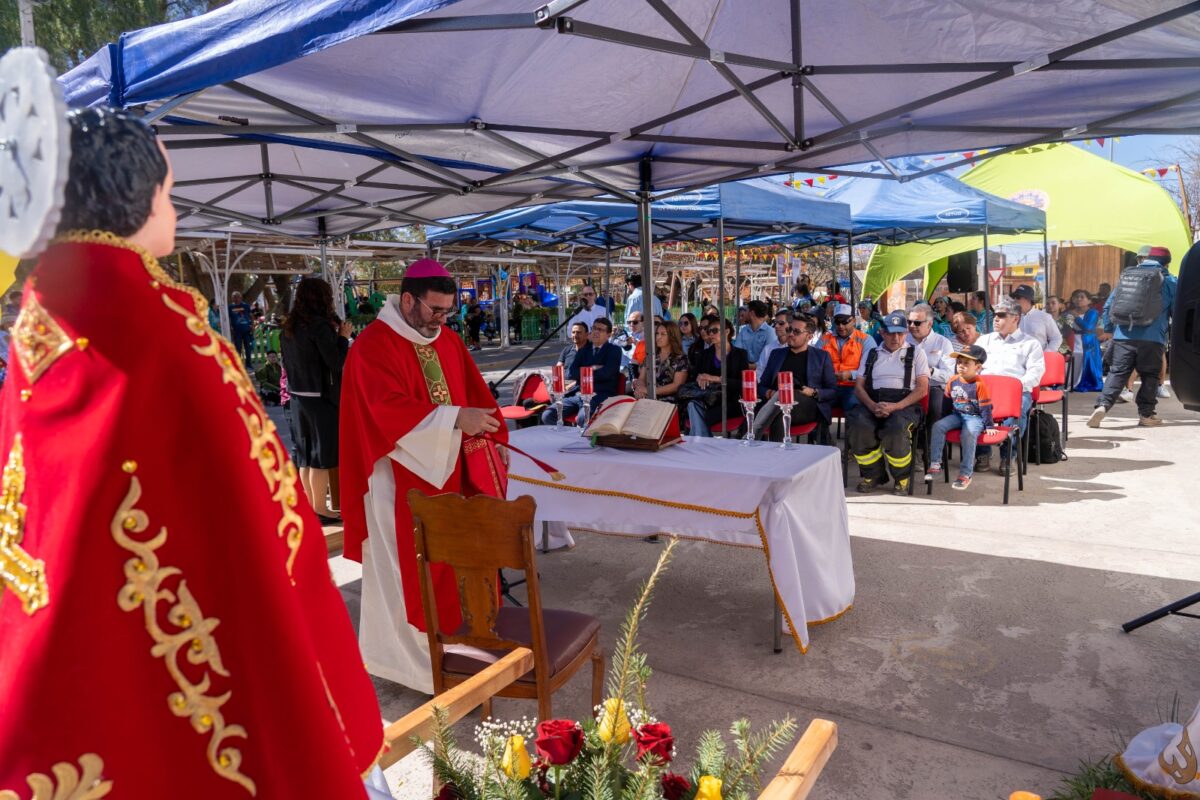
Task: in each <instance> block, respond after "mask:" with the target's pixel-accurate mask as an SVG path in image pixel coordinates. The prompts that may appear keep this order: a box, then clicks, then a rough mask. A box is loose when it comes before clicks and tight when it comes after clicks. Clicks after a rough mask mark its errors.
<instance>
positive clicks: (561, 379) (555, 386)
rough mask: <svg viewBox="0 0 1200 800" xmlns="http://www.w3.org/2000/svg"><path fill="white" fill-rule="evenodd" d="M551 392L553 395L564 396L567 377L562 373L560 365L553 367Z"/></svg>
mask: <svg viewBox="0 0 1200 800" xmlns="http://www.w3.org/2000/svg"><path fill="white" fill-rule="evenodd" d="M551 391H553V392H554V393H555V394H565V393H566V391H567V376H566V374H565V373H564V371H563V365H562V364H555V365H554V377H553V379H552V385H551Z"/></svg>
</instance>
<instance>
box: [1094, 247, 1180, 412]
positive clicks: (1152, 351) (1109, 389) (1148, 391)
mask: <svg viewBox="0 0 1200 800" xmlns="http://www.w3.org/2000/svg"><path fill="white" fill-rule="evenodd" d="M1138 262H1139V263H1138V266H1137V267H1135V269H1141V268H1147V267H1148V268H1157V269H1160V270H1162V287H1161V288H1160V290H1159V291H1160V295H1161V301H1162V305H1161V306H1160V308H1161V310H1160V311H1159V313H1158V316H1156V317H1155V318H1154V320H1153V321H1152V322H1150V324H1148V325H1118V324H1116V323H1115V322H1114V321H1113V320H1112V318H1111V317H1110V312H1111V310H1112V305H1113V300H1114V298H1116V297H1117V296H1118V295H1119V293H1120V286H1119V285H1118V290H1117V291H1115V292H1113V293H1112V294H1111V295H1109V297H1108V300H1106V301H1105V303H1104V316H1103V317H1102V319H1101V324H1102V325H1103V326H1104V330H1105V331H1108V332H1109V333H1111V334H1112V341H1111V342H1110V343H1109V348H1110V349H1111V351H1112V366H1111V368H1110V369H1109V371H1108V377H1107V378H1105V380H1104V389H1103V390H1102V391H1101V392H1100V395H1099V397H1097V398H1096V407H1095V408H1094V409H1093V410H1092V415H1091V416H1090V417H1088V423H1087V424H1088V427H1089V428H1099V427H1100V422H1101V421H1102V420H1103V419H1104V415H1105V414H1107V413H1108V410H1109V409H1110V408H1112V407H1113V403H1115V402H1117V397H1118V395H1119V394H1120V392H1121V390H1122V389H1124V388H1125V382H1126V381H1127V380H1129V376H1130V375H1132V374H1133V370H1135V369H1136V370H1137V371H1138V375H1140V376H1141V379H1142V385H1141V387H1140V388H1139V389H1138V393H1137V407H1138V425H1140V426H1142V427H1156V426H1158V425H1161V424H1162V420H1161V419H1160V418H1159V416H1158V415H1157V414H1156V413H1154V412H1155V408H1156V406H1157V405H1158V397H1157V394H1158V385H1159V370H1160V369H1161V367H1162V359H1163V353H1164V352H1165V350H1166V345H1167V325H1168V323H1169V322H1170V316H1171V308H1172V307H1173V306H1174V304H1175V291H1176V288H1177V285H1178V282H1177V281H1176V279H1175V276H1174V275H1172V274H1170V273H1169V272H1168V271H1167V265H1168V264H1170V263H1171V251H1170V250H1168V249H1167V248H1165V247H1152V248H1150V250H1149V252H1148V253H1147V255H1146V257H1145V258H1144V259H1143V258H1141V256H1140V255H1139V257H1138Z"/></svg>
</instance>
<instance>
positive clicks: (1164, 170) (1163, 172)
mask: <svg viewBox="0 0 1200 800" xmlns="http://www.w3.org/2000/svg"><path fill="white" fill-rule="evenodd" d="M1168 172H1170V170H1168V169H1167V168H1166V167H1162V168H1160V169H1159V170H1158V177H1160V178H1165V177H1167V173H1168Z"/></svg>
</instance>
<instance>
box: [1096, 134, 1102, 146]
mask: <svg viewBox="0 0 1200 800" xmlns="http://www.w3.org/2000/svg"><path fill="white" fill-rule="evenodd" d="M1096 141H1097V142H1099V143H1100V146H1101V147H1104V137H1103V136H1099V137H1097V138H1096Z"/></svg>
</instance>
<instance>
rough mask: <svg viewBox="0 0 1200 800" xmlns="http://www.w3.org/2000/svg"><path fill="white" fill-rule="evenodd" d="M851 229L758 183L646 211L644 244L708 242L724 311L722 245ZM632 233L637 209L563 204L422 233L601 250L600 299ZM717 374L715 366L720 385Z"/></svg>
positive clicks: (823, 236)
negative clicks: (759, 236) (754, 236)
mask: <svg viewBox="0 0 1200 800" xmlns="http://www.w3.org/2000/svg"><path fill="white" fill-rule="evenodd" d="M851 224H852V222H851V216H850V206H848V205H846V204H845V203H839V202H837V201H834V200H828V199H824V198H820V197H813V196H811V195H803V194H800V193H799V192H795V191H793V190H791V189H789V188H787V187H786V186H784V185H783V184H781V183H778V182H776V181H771V180H767V179H766V178H752V179H750V180H746V181H739V182H736V183H722V184H718V185H716V186H705V187H703V188H701V189H698V190H696V191H694V192H687V193H685V194H675V195H672V196H670V197H668V198H665V199H663V200H656V201H654V202H652V203H651V204H650V240H651V241H654V242H660V241H697V240H707V239H716V242H717V287H718V288H717V292H718V300H717V302H718V307H719V308H721V309H724V308H725V241H726V239H727V238H731V237H733V238H736V237H740V236H746V235H749V234H751V233H755V232H757V233H762V232H764V231H774V232H776V233H778V234H781V235H782V234H786V235H787V236H789V237H792V240H791V243H800V244H818V243H825V242H832V241H834V240H835V237H838V236H841V237H846V236H848V235H849V232H850V229H851ZM638 226H639V214H638V207H637V206H634V205H631V204H629V203H622V202H619V201H616V200H595V201H569V202H562V203H553V204H550V205H542V206H532V207H527V208H519V209H514V210H511V211H504V212H501V213H499V214H494V215H491V216H488V217H485V218H484V219H482V220H478V219H475V218H469V217H468V218H461V217H460V218H457V219H449V220H444V221H443V225H442V226H440V227H437V228H432V227H431V228H429V229H427V231H426V237H427V241H429V243H430V244H431V245H438V244H448V243H451V242H460V241H477V240H481V239H486V240H493V241H513V240H522V239H532V240H534V241H538V242H542V243H572V244H585V245H589V246H591V247H597V248H600V249H603V250H604V251H605V264H604V267H605V287H604V292H605V294H607V293H608V291H609V286H608V282H609V275H610V271H611V260H610V257H611V253H612V250H613V248H619V247H629V246H639V245H640V241H639V230H638ZM739 269H740V259H739ZM739 283H740V275H739ZM644 285H647V286H649V284H644ZM647 291H649V289H647ZM720 335H721V342H720V346H721V347H722V348H724V346H725V328H724V326H722V328H721V334H720ZM724 371H725V361H724V359H722V362H721V372H722V375H721V379H722V381H724V379H725V375H724ZM722 422H724V415H723V414H722Z"/></svg>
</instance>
